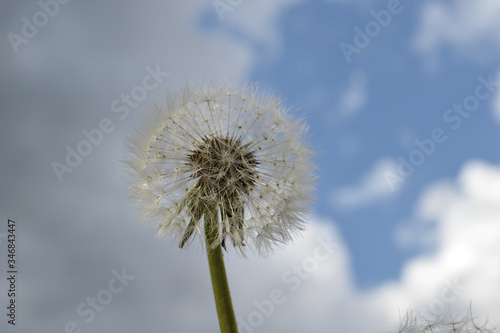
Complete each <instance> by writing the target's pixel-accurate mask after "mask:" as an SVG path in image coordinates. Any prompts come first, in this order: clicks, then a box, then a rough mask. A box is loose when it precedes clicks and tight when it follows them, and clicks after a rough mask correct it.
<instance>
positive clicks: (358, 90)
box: [338, 71, 367, 116]
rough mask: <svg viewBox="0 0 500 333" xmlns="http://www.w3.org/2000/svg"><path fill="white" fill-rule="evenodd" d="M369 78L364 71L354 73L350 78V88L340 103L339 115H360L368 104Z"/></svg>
mask: <svg viewBox="0 0 500 333" xmlns="http://www.w3.org/2000/svg"><path fill="white" fill-rule="evenodd" d="M366 84H367V78H366V74H365V73H364V72H362V71H354V72H352V73H351V75H350V77H349V86H348V87H347V90H346V91H345V93H344V94H343V95H342V97H341V99H340V103H339V111H338V112H339V115H340V116H351V115H354V114H356V113H358V112H359V111H360V110H361V109H362V108H363V107H364V106H365V105H366V102H367V91H366Z"/></svg>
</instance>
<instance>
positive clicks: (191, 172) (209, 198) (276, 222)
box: [126, 82, 314, 256]
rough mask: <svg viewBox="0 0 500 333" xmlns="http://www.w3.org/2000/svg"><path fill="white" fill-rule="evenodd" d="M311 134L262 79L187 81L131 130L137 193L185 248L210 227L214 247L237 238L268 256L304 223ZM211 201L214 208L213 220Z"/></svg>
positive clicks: (145, 209) (145, 210) (149, 215)
mask: <svg viewBox="0 0 500 333" xmlns="http://www.w3.org/2000/svg"><path fill="white" fill-rule="evenodd" d="M305 135H306V126H305V124H304V123H303V122H302V121H301V120H300V119H293V118H292V117H291V116H290V115H289V113H288V109H287V108H286V107H284V106H283V103H282V102H281V101H280V100H278V99H277V98H275V97H272V96H271V97H260V96H259V95H258V93H257V90H256V88H255V87H254V86H251V85H248V86H246V87H244V88H242V89H239V90H236V89H233V88H232V87H230V86H228V85H216V84H213V83H211V82H208V83H205V84H203V85H201V86H199V87H192V86H189V85H188V86H187V87H186V89H185V91H184V92H183V94H179V95H174V96H169V99H168V103H167V105H165V106H160V107H156V113H154V114H153V115H151V116H150V117H149V118H148V119H147V120H146V121H145V122H144V123H143V125H142V126H141V127H140V129H139V130H138V131H137V133H136V134H135V136H134V137H132V138H130V139H129V141H128V148H129V153H130V154H129V158H128V159H127V161H126V163H127V164H128V165H129V166H130V168H131V169H130V172H129V173H130V175H131V184H132V186H131V188H130V194H131V196H132V197H133V198H134V199H135V200H136V201H137V206H138V208H139V210H140V211H141V218H142V219H143V220H152V221H155V222H157V223H158V225H157V230H158V233H159V235H166V236H173V237H175V238H176V239H177V242H178V245H179V247H181V248H184V247H187V246H188V245H189V244H190V243H191V242H192V241H193V239H194V238H196V235H197V234H200V235H202V236H203V235H204V233H206V230H205V229H206V228H210V229H211V230H212V231H213V235H214V237H213V239H211V240H210V242H207V243H206V244H207V247H208V248H215V247H216V246H218V245H222V246H223V247H224V248H226V245H227V241H226V239H230V241H231V243H232V244H233V245H234V247H235V248H237V249H239V250H241V251H243V249H244V248H245V249H246V248H250V249H252V250H253V249H255V250H256V251H257V253H259V254H261V255H264V256H266V255H267V254H269V253H270V252H272V251H273V250H274V249H275V248H276V246H277V245H280V244H285V243H287V242H288V241H290V240H291V239H292V236H293V235H294V233H296V232H298V231H301V230H303V229H304V223H305V222H304V218H305V214H306V213H307V207H308V204H309V202H310V200H311V191H312V189H313V181H314V175H313V172H312V170H313V166H312V164H311V162H310V158H311V156H312V152H311V150H310V149H309V147H308V146H307V145H306V144H305ZM151 198H155V199H154V200H152V199H151ZM207 211H211V212H216V214H215V215H214V216H215V217H214V218H213V221H210V225H208V226H207V224H206V221H207V216H206V215H207ZM205 240H207V239H205Z"/></svg>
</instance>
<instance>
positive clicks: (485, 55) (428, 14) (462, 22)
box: [413, 0, 500, 66]
mask: <svg viewBox="0 0 500 333" xmlns="http://www.w3.org/2000/svg"><path fill="white" fill-rule="evenodd" d="M419 20H420V22H419V27H418V31H417V32H416V36H415V38H414V40H413V45H414V47H415V48H416V50H418V51H419V52H422V53H423V54H424V55H425V56H427V60H428V61H429V62H430V63H429V64H430V65H431V66H436V64H437V62H438V61H439V59H438V58H439V51H440V50H441V47H442V46H443V45H446V46H449V47H451V49H452V50H453V51H454V52H455V53H458V54H459V55H463V56H466V57H470V58H472V59H474V60H475V61H479V62H484V61H488V60H493V59H496V58H497V57H498V54H499V52H500V2H499V1H497V0H476V1H469V0H453V1H449V2H446V3H443V2H434V1H428V2H426V3H425V4H423V6H422V10H421V13H420V19H419Z"/></svg>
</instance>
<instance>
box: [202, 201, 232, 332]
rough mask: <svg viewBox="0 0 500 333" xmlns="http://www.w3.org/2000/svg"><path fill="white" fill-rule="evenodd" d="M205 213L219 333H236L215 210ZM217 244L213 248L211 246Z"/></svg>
mask: <svg viewBox="0 0 500 333" xmlns="http://www.w3.org/2000/svg"><path fill="white" fill-rule="evenodd" d="M208 210H209V211H208V212H205V238H206V244H207V255H208V266H209V267H210V277H211V279H212V288H213V290H214V298H215V306H216V308H217V316H218V317H219V326H220V331H221V333H238V325H237V323H236V318H235V316H234V310H233V303H232V301H231V294H230V292H229V285H228V283H227V276H226V268H225V267H224V259H223V257H222V247H221V244H220V242H219V237H218V234H219V227H218V226H219V222H218V216H217V209H208ZM216 242H219V244H217V246H216V247H215V248H214V247H213V244H214V243H216Z"/></svg>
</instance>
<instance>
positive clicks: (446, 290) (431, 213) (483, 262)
mask: <svg viewBox="0 0 500 333" xmlns="http://www.w3.org/2000/svg"><path fill="white" fill-rule="evenodd" d="M422 217H425V218H426V219H432V220H433V221H434V223H435V224H436V228H434V229H433V233H434V235H433V237H434V238H435V241H436V245H437V246H436V250H435V252H434V253H432V254H430V255H427V256H423V257H420V258H416V259H414V260H412V261H410V262H409V263H408V264H407V265H406V267H405V269H404V270H403V274H402V278H401V280H400V281H398V282H395V283H393V284H390V285H388V286H387V287H386V288H385V289H380V290H379V291H377V292H376V294H377V296H376V297H384V298H386V299H393V298H395V299H397V298H400V299H405V302H406V303H407V304H408V305H411V306H413V307H414V308H415V307H420V308H421V309H428V308H429V307H430V306H434V310H432V311H437V309H438V308H445V306H448V305H453V306H456V307H458V308H465V307H467V305H468V303H469V302H472V306H473V309H475V310H476V311H477V312H478V313H480V314H484V315H488V314H489V315H490V318H491V319H492V320H495V319H496V320H499V319H500V317H499V315H498V314H499V313H500V224H499V223H498V222H499V221H500V168H499V167H497V166H492V165H489V164H486V163H484V162H479V161H471V162H469V163H468V164H467V165H465V166H464V167H463V169H462V171H461V173H460V176H459V177H458V180H457V181H456V183H455V184H451V183H443V182H439V183H437V184H436V185H434V186H431V187H430V188H429V189H428V190H427V191H425V192H424V194H423V195H422V197H421V199H420V203H419V205H418V206H417V210H416V212H415V218H416V219H417V220H418V219H421V218H422ZM418 236H419V232H418V229H417V230H416V232H415V234H414V237H418ZM453 281H455V282H453ZM449 283H452V284H453V283H455V284H457V283H458V285H459V287H457V288H455V289H453V290H451V289H452V288H451V287H449V285H448V284H449ZM384 294H385V296H384ZM428 311H431V310H429V309H428ZM432 311H431V312H432Z"/></svg>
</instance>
